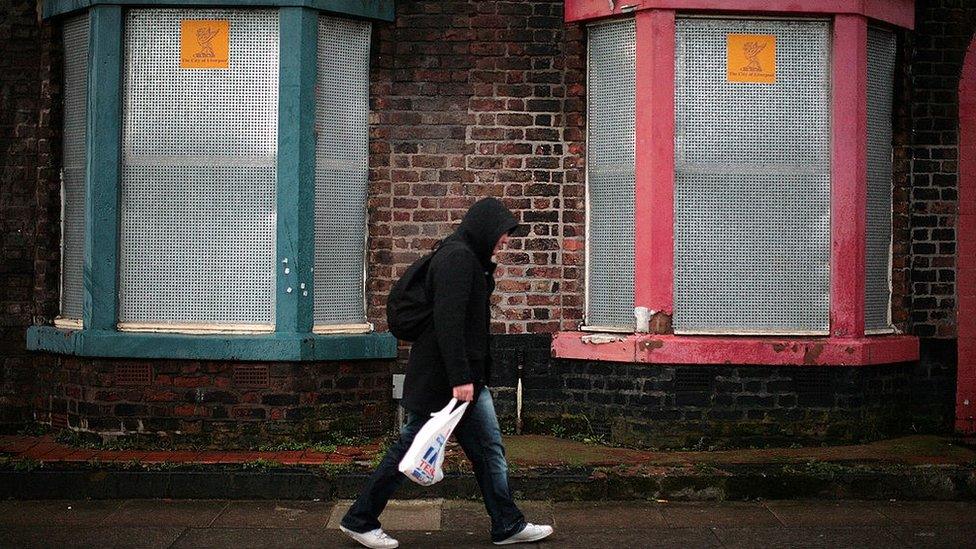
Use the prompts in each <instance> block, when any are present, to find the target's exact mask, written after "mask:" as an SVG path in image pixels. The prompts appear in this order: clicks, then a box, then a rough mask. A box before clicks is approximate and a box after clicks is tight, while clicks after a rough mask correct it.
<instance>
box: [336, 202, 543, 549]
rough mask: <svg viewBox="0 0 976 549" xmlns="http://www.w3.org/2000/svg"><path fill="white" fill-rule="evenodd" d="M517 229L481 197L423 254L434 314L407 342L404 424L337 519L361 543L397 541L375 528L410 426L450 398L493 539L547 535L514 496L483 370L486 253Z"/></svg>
mask: <svg viewBox="0 0 976 549" xmlns="http://www.w3.org/2000/svg"><path fill="white" fill-rule="evenodd" d="M516 227H518V222H517V221H516V220H515V217H514V216H513V215H512V213H511V212H509V211H508V209H507V208H505V206H504V205H503V204H502V203H501V202H499V201H498V200H496V199H494V198H485V199H482V200H479V201H478V202H477V203H475V204H474V205H473V206H471V208H470V209H469V210H468V212H467V213H466V214H465V216H464V219H463V220H462V221H461V225H460V227H458V229H457V230H456V231H455V232H454V233H453V234H452V235H450V236H449V237H447V238H445V239H444V240H443V241H442V242H441V245H440V247H439V248H438V249H437V252H436V253H435V255H434V257H433V258H432V259H431V261H430V266H429V270H428V274H427V280H426V282H427V289H428V291H429V292H430V294H429V295H430V296H431V298H432V301H433V320H432V322H431V324H430V325H429V326H428V327H427V328H426V329H425V330H424V332H423V334H421V336H420V337H419V338H418V339H417V341H416V342H414V344H413V348H412V349H411V351H410V359H409V361H408V363H407V375H406V380H405V382H404V389H403V407H404V408H406V410H407V412H408V416H407V424H406V425H405V426H404V427H403V429H402V430H401V431H400V438H399V440H398V441H397V442H396V443H395V444H393V445H392V446H391V447H390V449H389V450H388V451H387V453H386V455H385V456H384V457H383V461H382V462H381V463H380V465H379V467H377V469H376V471H374V472H373V474H372V476H370V478H369V480H368V481H367V482H366V486H364V487H363V489H362V491H361V492H360V494H359V498H358V499H357V500H356V502H355V503H354V504H353V506H352V507H351V508H350V509H349V512H348V513H346V516H345V517H343V519H342V524H341V529H342V531H343V532H345V533H346V534H347V535H348V536H349V537H351V538H352V539H354V540H356V541H358V542H359V543H361V544H362V545H364V546H366V547H371V548H374V549H380V548H384V549H385V548H393V547H398V546H399V543H398V542H397V541H396V540H395V539H393V538H391V537H390V536H388V535H387V534H386V533H384V532H383V530H382V529H381V528H380V522H379V516H380V513H381V512H382V511H383V508H384V507H386V503H387V501H389V499H390V497H391V496H392V495H393V492H394V491H395V490H396V489H397V487H398V486H400V484H401V483H402V482H403V479H404V478H405V477H404V476H403V474H401V473H400V471H399V470H398V469H397V465H398V464H399V463H400V460H401V459H402V458H403V455H404V454H405V453H406V451H407V450H408V449H409V448H410V444H411V443H412V442H413V439H414V437H415V436H416V435H417V431H419V430H420V428H421V427H423V425H424V423H426V421H427V420H428V419H429V418H430V414H431V413H432V412H434V411H437V410H440V409H441V408H443V407H444V406H445V405H446V404H447V403H448V401H449V400H450V399H451V397H452V396H453V397H454V398H457V399H458V400H461V401H470V402H471V405H469V406H468V410H467V412H465V415H464V418H463V419H462V420H461V423H460V424H458V426H457V429H455V431H454V436H455V437H456V438H457V441H458V443H459V444H460V445H461V448H462V449H463V450H464V453H465V455H467V457H468V459H469V460H471V464H472V466H473V469H474V474H475V478H476V479H477V480H478V485H479V486H480V487H481V494H482V497H483V498H484V503H485V509H486V510H487V511H488V515H489V516H490V517H491V539H492V541H493V542H494V543H495V544H496V545H508V544H513V543H525V542H532V541H538V540H541V539H543V538H545V537H547V536H549V535H550V534H552V527H551V526H539V525H534V524H531V523H527V522H525V518H524V517H523V516H522V512H521V511H520V510H519V508H518V507H517V506H516V505H515V502H514V501H513V500H512V494H511V491H510V490H509V487H508V462H507V461H506V459H505V447H504V446H503V445H502V437H501V430H500V429H499V427H498V419H497V417H496V416H495V406H494V403H493V402H492V399H491V393H490V392H489V390H488V387H487V386H488V384H489V383H490V375H491V354H490V350H489V338H490V332H489V327H490V320H491V310H490V308H489V297H490V296H491V293H492V291H494V289H495V279H494V272H495V267H496V265H495V263H494V262H493V261H492V256H493V255H494V253H495V252H497V251H498V250H500V249H501V248H502V247H503V246H504V245H505V243H506V242H507V241H508V236H509V234H510V233H511V232H512V231H513V230H515V228H516Z"/></svg>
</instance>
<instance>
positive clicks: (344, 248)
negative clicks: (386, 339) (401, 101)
mask: <svg viewBox="0 0 976 549" xmlns="http://www.w3.org/2000/svg"><path fill="white" fill-rule="evenodd" d="M369 36H370V24H369V23H368V22H361V21H352V20H346V19H338V18H335V17H325V16H321V17H319V31H318V76H317V79H318V82H317V86H316V90H317V91H316V96H315V135H316V140H315V276H314V282H315V294H314V295H315V302H314V319H315V325H316V326H322V325H337V324H341V325H348V324H364V323H365V322H366V311H365V300H364V296H363V291H364V284H365V281H364V265H365V259H364V257H365V256H364V254H365V246H366V181H367V152H368V151H367V147H368V135H367V128H368V120H367V114H368V112H369Z"/></svg>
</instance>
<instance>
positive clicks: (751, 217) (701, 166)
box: [674, 18, 830, 334]
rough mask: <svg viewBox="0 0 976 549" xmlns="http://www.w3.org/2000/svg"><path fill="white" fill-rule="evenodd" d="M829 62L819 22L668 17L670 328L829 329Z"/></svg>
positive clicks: (752, 331)
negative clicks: (671, 76)
mask: <svg viewBox="0 0 976 549" xmlns="http://www.w3.org/2000/svg"><path fill="white" fill-rule="evenodd" d="M750 48H751V49H750ZM761 48H765V50H764V51H758V50H759V49H761ZM763 56H765V57H763ZM760 60H763V62H762V63H760ZM829 62H830V48H829V25H828V24H827V23H826V22H820V21H774V20H758V21H743V20H721V19H691V18H689V19H681V20H678V21H677V36H676V67H675V109H676V119H675V121H676V124H675V125H676V127H675V132H676V134H675V229H674V230H675V315H674V327H675V332H678V333H704V334H709V333H731V334H811V333H813V334H822V333H827V331H828V328H829V324H828V322H829V321H828V316H829V315H828V307H829V302H828V295H829V244H830V242H829V237H830V234H829V233H830V219H829V213H830V156H829V152H830V111H829V77H828V74H829V72H828V66H829Z"/></svg>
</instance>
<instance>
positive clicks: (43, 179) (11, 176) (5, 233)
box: [0, 0, 61, 430]
mask: <svg viewBox="0 0 976 549" xmlns="http://www.w3.org/2000/svg"><path fill="white" fill-rule="evenodd" d="M0 12H2V13H3V17H0V51H2V52H3V55H0V429H3V430H7V429H9V428H12V427H13V426H15V425H17V424H19V423H20V422H22V421H24V420H26V419H29V418H31V417H32V403H31V400H32V397H33V396H34V395H35V391H34V387H35V382H36V379H37V377H36V375H35V369H34V366H33V358H32V356H31V355H29V354H27V353H26V352H25V350H24V345H25V336H24V333H25V330H26V328H27V326H30V325H31V324H33V323H34V320H35V319H40V320H47V321H50V319H52V318H53V317H54V316H55V315H56V314H57V308H58V294H57V286H58V277H59V272H58V266H59V252H58V224H57V223H56V220H57V219H58V217H59V215H60V214H59V211H60V198H59V193H58V176H57V171H56V170H57V168H56V166H59V165H60V157H61V152H60V137H59V136H60V128H61V112H60V101H61V98H60V80H61V78H60V73H61V68H60V39H59V37H58V34H57V29H56V28H55V27H54V26H52V25H49V24H41V23H40V22H39V17H38V13H37V4H36V2H34V1H33V0H0Z"/></svg>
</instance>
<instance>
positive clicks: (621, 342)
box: [552, 332, 919, 366]
mask: <svg viewBox="0 0 976 549" xmlns="http://www.w3.org/2000/svg"><path fill="white" fill-rule="evenodd" d="M593 335H594V334H590V333H583V332H560V333H557V334H556V335H555V337H553V340H552V356H553V357H555V358H571V359H578V360H602V361H608V362H633V363H648V364H736V365H763V366H868V365H872V364H892V363H897V362H912V361H916V360H918V357H919V351H918V338H917V337H914V336H907V335H878V336H867V337H862V338H832V337H781V336H778V337H751V336H750V337H729V336H675V335H655V334H607V335H610V336H611V337H613V338H615V340H614V341H610V342H607V343H587V342H584V340H583V337H586V336H593Z"/></svg>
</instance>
